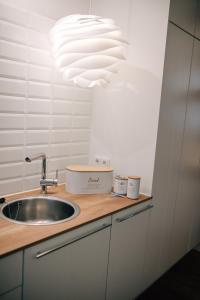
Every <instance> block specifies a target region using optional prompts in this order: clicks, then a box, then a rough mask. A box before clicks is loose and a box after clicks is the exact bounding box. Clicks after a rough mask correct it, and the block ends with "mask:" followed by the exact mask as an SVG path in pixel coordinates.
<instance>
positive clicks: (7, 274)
mask: <svg viewBox="0 0 200 300" xmlns="http://www.w3.org/2000/svg"><path fill="white" fill-rule="evenodd" d="M22 257H23V254H22V251H18V252H15V253H12V254H10V255H7V256H4V257H2V258H0V295H1V294H3V293H6V292H7V291H9V290H12V289H14V288H15V287H17V286H19V285H21V284H22Z"/></svg>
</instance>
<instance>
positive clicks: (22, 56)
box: [0, 40, 28, 62]
mask: <svg viewBox="0 0 200 300" xmlns="http://www.w3.org/2000/svg"><path fill="white" fill-rule="evenodd" d="M0 57H1V58H8V59H11V60H16V61H22V62H26V61H27V59H28V47H26V46H23V45H19V44H16V43H13V42H8V41H3V40H1V41H0Z"/></svg>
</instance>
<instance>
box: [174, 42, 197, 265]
mask: <svg viewBox="0 0 200 300" xmlns="http://www.w3.org/2000/svg"><path fill="white" fill-rule="evenodd" d="M199 78H200V42H199V41H198V40H197V39H195V41H194V49H193V59H192V68H191V78H190V87H189V93H188V103H187V113H186V120H185V132H184V140H183V151H182V159H181V171H180V180H179V187H178V194H177V201H176V209H175V216H174V230H173V233H172V243H171V244H172V246H171V252H172V253H171V256H172V259H173V262H176V261H177V260H178V259H180V257H181V256H183V255H184V254H186V253H187V251H188V250H190V249H192V248H193V247H195V246H196V245H197V244H198V243H199V242H200V98H199V95H200V93H199V86H200V79H199Z"/></svg>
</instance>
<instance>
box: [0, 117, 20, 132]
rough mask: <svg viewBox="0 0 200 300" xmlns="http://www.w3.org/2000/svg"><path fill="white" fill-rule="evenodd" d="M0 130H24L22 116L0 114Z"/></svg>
mask: <svg viewBox="0 0 200 300" xmlns="http://www.w3.org/2000/svg"><path fill="white" fill-rule="evenodd" d="M0 129H13V130H15V129H24V115H20V114H19V115H10V114H0Z"/></svg>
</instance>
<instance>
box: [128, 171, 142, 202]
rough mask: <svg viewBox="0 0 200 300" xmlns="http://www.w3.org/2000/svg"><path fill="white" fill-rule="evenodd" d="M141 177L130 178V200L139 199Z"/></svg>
mask: <svg viewBox="0 0 200 300" xmlns="http://www.w3.org/2000/svg"><path fill="white" fill-rule="evenodd" d="M140 179H141V178H140V177H138V176H128V186H127V197H128V198H130V199H137V198H138V197H139V190H140Z"/></svg>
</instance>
